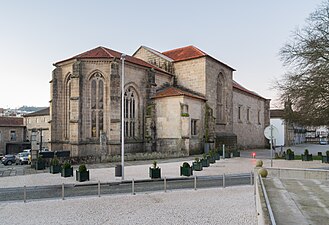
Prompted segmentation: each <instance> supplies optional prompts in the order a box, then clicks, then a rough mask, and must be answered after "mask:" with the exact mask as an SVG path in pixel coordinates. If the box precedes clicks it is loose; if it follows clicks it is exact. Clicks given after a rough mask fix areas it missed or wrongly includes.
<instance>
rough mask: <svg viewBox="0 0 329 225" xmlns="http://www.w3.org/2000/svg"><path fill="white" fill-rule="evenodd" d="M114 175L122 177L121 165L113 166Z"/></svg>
mask: <svg viewBox="0 0 329 225" xmlns="http://www.w3.org/2000/svg"><path fill="white" fill-rule="evenodd" d="M115 176H116V177H122V166H121V165H116V166H115Z"/></svg>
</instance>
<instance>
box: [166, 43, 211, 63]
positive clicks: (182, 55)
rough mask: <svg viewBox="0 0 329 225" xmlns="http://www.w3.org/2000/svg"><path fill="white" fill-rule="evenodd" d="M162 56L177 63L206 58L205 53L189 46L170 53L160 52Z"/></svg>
mask: <svg viewBox="0 0 329 225" xmlns="http://www.w3.org/2000/svg"><path fill="white" fill-rule="evenodd" d="M162 54H163V55H165V56H167V57H169V58H171V59H173V60H175V61H176V62H177V61H182V60H188V59H195V58H200V57H203V56H207V54H206V53H204V52H203V51H201V50H200V49H198V48H196V47H194V46H192V45H190V46H187V47H183V48H177V49H173V50H170V51H166V52H162Z"/></svg>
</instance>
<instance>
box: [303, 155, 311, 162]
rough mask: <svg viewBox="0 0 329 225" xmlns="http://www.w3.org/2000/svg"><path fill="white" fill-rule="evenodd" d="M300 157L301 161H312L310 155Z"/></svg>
mask: <svg viewBox="0 0 329 225" xmlns="http://www.w3.org/2000/svg"><path fill="white" fill-rule="evenodd" d="M301 156H302V161H313V157H312V154H308V155H303V154H302V155H301Z"/></svg>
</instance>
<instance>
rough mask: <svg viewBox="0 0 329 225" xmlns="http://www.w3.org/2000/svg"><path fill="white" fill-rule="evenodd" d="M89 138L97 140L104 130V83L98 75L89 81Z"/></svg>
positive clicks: (94, 75)
mask: <svg viewBox="0 0 329 225" xmlns="http://www.w3.org/2000/svg"><path fill="white" fill-rule="evenodd" d="M90 112H91V113H90V114H91V137H93V138H98V137H99V134H100V132H101V131H103V130H104V81H103V76H102V75H101V74H100V73H98V72H97V73H95V74H93V76H92V77H91V79H90Z"/></svg>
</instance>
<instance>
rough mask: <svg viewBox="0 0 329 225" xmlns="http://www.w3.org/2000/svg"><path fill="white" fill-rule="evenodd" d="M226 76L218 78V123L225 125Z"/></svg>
mask: <svg viewBox="0 0 329 225" xmlns="http://www.w3.org/2000/svg"><path fill="white" fill-rule="evenodd" d="M224 81H225V80H224V76H223V74H222V73H220V74H219V75H218V78H217V115H216V116H217V123H225V122H226V120H225V91H224V87H225V85H224Z"/></svg>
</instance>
